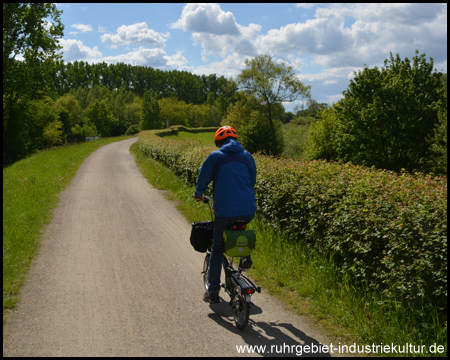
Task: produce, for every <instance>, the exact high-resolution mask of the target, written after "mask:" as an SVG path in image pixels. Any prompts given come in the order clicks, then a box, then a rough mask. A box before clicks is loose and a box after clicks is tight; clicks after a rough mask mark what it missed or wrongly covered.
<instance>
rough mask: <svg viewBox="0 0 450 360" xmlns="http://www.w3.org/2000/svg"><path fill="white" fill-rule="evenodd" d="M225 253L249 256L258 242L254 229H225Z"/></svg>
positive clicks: (234, 255) (235, 255)
mask: <svg viewBox="0 0 450 360" xmlns="http://www.w3.org/2000/svg"><path fill="white" fill-rule="evenodd" d="M223 239H224V240H225V251H224V252H225V254H227V255H228V256H233V257H243V256H249V255H250V253H251V252H252V250H253V249H254V248H255V244H256V234H255V232H254V231H253V230H225V231H224V232H223Z"/></svg>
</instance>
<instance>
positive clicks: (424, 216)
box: [139, 131, 447, 313]
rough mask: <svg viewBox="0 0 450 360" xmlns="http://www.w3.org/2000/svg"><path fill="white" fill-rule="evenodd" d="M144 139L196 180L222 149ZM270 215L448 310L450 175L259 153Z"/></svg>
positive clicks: (144, 145)
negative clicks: (208, 159)
mask: <svg viewBox="0 0 450 360" xmlns="http://www.w3.org/2000/svg"><path fill="white" fill-rule="evenodd" d="M139 144H140V147H141V149H142V150H144V151H145V152H146V153H147V154H148V155H149V156H151V157H153V158H155V159H157V160H159V161H161V162H163V163H164V164H165V165H167V166H168V167H170V168H171V169H172V170H173V171H174V172H175V173H176V174H177V175H179V176H181V177H182V178H183V179H185V181H187V182H188V183H190V184H195V181H196V179H197V177H198V174H199V170H200V167H201V165H202V163H203V161H204V160H205V159H206V157H207V156H208V154H209V153H210V152H211V151H213V150H214V149H215V148H214V147H212V146H205V145H202V144H201V143H198V142H189V141H181V142H180V141H176V140H170V139H164V138H161V137H158V136H155V133H154V132H151V131H150V132H141V133H140V135H139ZM254 157H255V161H256V165H257V169H258V176H257V184H256V188H255V190H256V201H257V205H258V212H259V213H260V215H261V216H262V217H263V218H264V219H265V221H266V222H268V223H269V224H271V225H272V226H274V227H278V226H279V227H281V229H282V230H283V232H284V233H285V234H287V235H289V237H290V238H291V239H293V240H294V241H298V242H299V244H302V246H313V247H315V248H317V249H320V250H321V251H323V252H324V253H326V254H331V255H333V257H334V259H335V260H336V261H337V262H338V264H339V265H340V266H341V269H342V272H347V273H351V274H353V275H354V277H355V278H357V279H359V280H361V281H364V282H366V283H367V284H368V285H369V286H370V287H371V288H373V289H374V290H376V291H378V292H382V293H384V294H385V295H386V296H391V297H395V298H396V299H397V300H402V301H404V302H407V303H408V304H409V305H411V306H412V305H414V306H416V307H418V308H421V307H423V306H427V304H428V305H429V304H434V305H437V306H438V307H439V308H440V309H441V310H443V311H444V313H446V309H447V178H446V177H435V178H433V177H430V176H425V175H422V174H415V175H410V174H407V173H402V174H396V173H394V172H390V171H380V170H375V169H374V168H371V169H369V168H366V167H362V166H354V165H352V164H349V163H347V164H344V163H340V162H339V163H336V162H325V161H309V162H300V161H294V160H287V159H276V158H270V157H266V156H261V155H254Z"/></svg>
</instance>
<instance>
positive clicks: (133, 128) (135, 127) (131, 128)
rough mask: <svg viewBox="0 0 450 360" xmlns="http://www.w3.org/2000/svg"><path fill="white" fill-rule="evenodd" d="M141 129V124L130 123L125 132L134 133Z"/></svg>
mask: <svg viewBox="0 0 450 360" xmlns="http://www.w3.org/2000/svg"><path fill="white" fill-rule="evenodd" d="M139 131H141V129H140V128H139V125H136V124H135V125H130V126H129V127H128V129H127V131H126V132H125V135H134V134H137V133H138V132H139Z"/></svg>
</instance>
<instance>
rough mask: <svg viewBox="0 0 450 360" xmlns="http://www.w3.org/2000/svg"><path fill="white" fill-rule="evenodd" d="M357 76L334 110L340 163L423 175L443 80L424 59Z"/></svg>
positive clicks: (394, 63)
mask: <svg viewBox="0 0 450 360" xmlns="http://www.w3.org/2000/svg"><path fill="white" fill-rule="evenodd" d="M384 64H385V67H384V68H382V69H381V70H379V69H378V68H376V67H375V68H372V69H370V68H367V67H366V68H365V69H364V70H363V71H359V72H358V74H356V76H355V78H354V79H353V80H351V81H350V85H349V87H348V89H347V90H346V91H344V98H343V99H341V100H340V101H339V102H338V103H337V104H336V105H335V110H336V112H337V116H338V118H339V124H340V126H339V130H338V131H339V136H337V137H335V138H336V139H337V141H338V144H337V145H338V149H337V150H338V153H339V157H340V158H341V159H342V160H344V161H351V162H353V163H356V164H361V163H363V162H365V163H366V164H367V165H369V166H372V165H375V166H376V167H378V168H385V169H390V170H394V171H400V170H401V169H402V168H405V169H407V170H408V171H422V170H424V164H425V163H426V161H427V159H428V158H429V157H430V144H429V138H430V137H432V136H433V132H434V129H435V127H436V126H437V124H438V123H439V118H438V113H439V109H440V108H442V106H443V105H442V104H443V102H444V100H445V99H444V94H443V89H442V86H441V75H442V74H439V73H437V72H433V59H432V58H430V61H429V62H428V61H427V59H426V55H425V54H422V55H420V56H419V55H418V52H417V51H416V56H414V57H413V59H412V61H410V60H409V59H408V58H405V59H404V60H401V59H400V56H399V55H398V54H397V56H396V57H395V58H394V57H393V55H392V53H391V56H390V60H389V61H388V60H385V63H384Z"/></svg>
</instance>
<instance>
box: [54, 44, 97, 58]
mask: <svg viewBox="0 0 450 360" xmlns="http://www.w3.org/2000/svg"><path fill="white" fill-rule="evenodd" d="M59 44H60V45H61V46H62V51H63V53H64V60H65V61H75V60H78V61H92V60H94V59H96V58H99V57H100V56H102V53H101V52H100V51H99V50H98V47H97V46H94V47H93V48H90V47H89V46H85V45H83V42H81V41H80V40H74V39H68V40H64V39H60V40H59Z"/></svg>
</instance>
